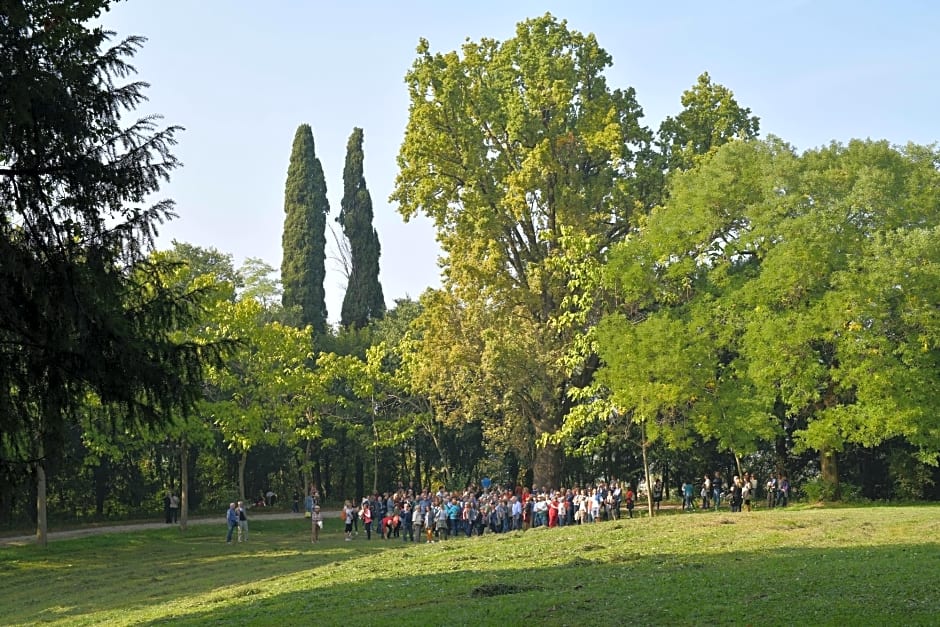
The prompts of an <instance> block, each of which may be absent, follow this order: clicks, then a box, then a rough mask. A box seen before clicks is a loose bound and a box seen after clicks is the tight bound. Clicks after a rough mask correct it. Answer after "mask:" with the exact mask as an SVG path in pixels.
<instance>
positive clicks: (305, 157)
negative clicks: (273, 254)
mask: <svg viewBox="0 0 940 627" xmlns="http://www.w3.org/2000/svg"><path fill="white" fill-rule="evenodd" d="M329 212H330V203H329V201H328V200H327V198H326V179H325V178H324V177H323V168H322V167H321V166H320V160H319V159H317V155H316V152H315V150H314V145H313V131H312V130H311V128H310V125H309V124H301V125H300V126H298V127H297V132H296V133H295V134H294V145H293V147H292V148H291V155H290V165H289V166H288V168H287V184H286V186H285V189H284V213H285V216H284V234H283V236H282V238H281V245H282V247H283V249H284V251H283V259H282V261H281V283H282V285H283V289H284V291H283V296H282V299H281V300H282V303H283V305H284V307H285V309H286V308H289V307H294V306H298V307H300V319H301V323H302V324H304V325H307V324H309V325H312V326H313V330H314V332H315V333H317V334H323V333H325V332H326V293H325V290H324V288H323V281H324V279H325V278H326V214H328V213H329Z"/></svg>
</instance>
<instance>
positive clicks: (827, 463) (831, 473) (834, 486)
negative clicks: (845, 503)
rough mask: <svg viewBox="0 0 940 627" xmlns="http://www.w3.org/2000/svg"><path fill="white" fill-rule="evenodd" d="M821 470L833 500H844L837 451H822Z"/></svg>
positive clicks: (820, 458) (823, 480)
mask: <svg viewBox="0 0 940 627" xmlns="http://www.w3.org/2000/svg"><path fill="white" fill-rule="evenodd" d="M819 469H820V474H821V475H822V477H821V478H822V482H823V484H824V485H825V486H826V487H827V488H828V490H827V492H829V493H830V494H832V500H834V501H838V500H839V499H840V498H842V490H841V488H840V486H839V466H838V462H837V460H836V452H835V451H833V450H832V449H827V450H824V451H820V453H819Z"/></svg>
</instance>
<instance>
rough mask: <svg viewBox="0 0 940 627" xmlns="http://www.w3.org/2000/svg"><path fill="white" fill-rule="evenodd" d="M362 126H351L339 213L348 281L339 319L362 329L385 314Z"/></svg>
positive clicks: (338, 219)
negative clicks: (347, 242)
mask: <svg viewBox="0 0 940 627" xmlns="http://www.w3.org/2000/svg"><path fill="white" fill-rule="evenodd" d="M362 163H363V153H362V129H361V128H355V129H353V132H352V135H350V136H349V143H348V144H347V145H346V165H345V167H344V168H343V200H342V207H341V209H340V212H339V217H338V218H337V219H336V221H337V222H339V223H340V224H341V225H342V227H343V233H344V234H345V235H346V238H347V239H348V240H349V256H350V258H349V261H350V267H349V283H348V285H347V286H346V295H345V296H344V297H343V309H342V313H341V317H340V323H341V324H342V325H343V326H344V327H348V326H354V327H356V328H357V329H361V328H363V327H364V326H366V325H367V324H368V323H369V321H370V320H375V319H378V318H381V317H382V316H383V315H384V314H385V296H384V294H382V284H381V283H380V282H379V255H380V254H381V247H380V246H379V234H378V233H377V232H376V231H375V229H374V228H373V227H372V197H371V196H370V195H369V190H368V188H367V187H366V179H365V176H364V174H363V169H362V167H363V166H362Z"/></svg>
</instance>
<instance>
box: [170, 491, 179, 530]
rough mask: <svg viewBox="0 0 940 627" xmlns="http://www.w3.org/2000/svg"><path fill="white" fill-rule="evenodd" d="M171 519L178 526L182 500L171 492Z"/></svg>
mask: <svg viewBox="0 0 940 627" xmlns="http://www.w3.org/2000/svg"><path fill="white" fill-rule="evenodd" d="M170 518H171V519H172V521H173V523H174V524H176V523H177V522H178V521H179V519H180V498H179V497H178V496H176V494H175V493H173V492H170Z"/></svg>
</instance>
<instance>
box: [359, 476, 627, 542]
mask: <svg viewBox="0 0 940 627" xmlns="http://www.w3.org/2000/svg"><path fill="white" fill-rule="evenodd" d="M635 503H636V496H635V493H634V491H633V490H632V489H631V488H630V487H629V486H627V487H622V486H621V485H619V484H618V483H616V482H612V483H611V484H610V485H607V484H606V483H600V484H598V485H597V486H595V487H592V488H570V489H557V490H549V489H547V488H545V489H542V490H531V491H530V490H528V489H525V488H521V487H520V488H515V489H509V488H499V487H491V488H476V487H475V486H470V487H468V488H466V489H465V490H463V491H454V492H450V491H447V490H445V489H444V488H443V487H440V488H439V489H438V490H437V491H436V492H430V491H428V490H422V491H420V492H416V491H415V490H414V489H405V488H399V489H398V490H396V491H394V492H390V493H389V492H386V493H383V494H379V493H374V494H372V495H371V496H367V497H366V498H364V499H362V501H361V502H360V503H358V504H356V503H353V502H352V501H346V502H345V504H344V505H343V509H342V511H341V513H340V516H341V517H342V519H343V523H344V533H345V538H346V540H347V541H349V540H352V539H353V537H354V536H355V535H358V534H359V530H360V527H361V529H362V533H363V535H364V536H365V539H366V540H371V539H372V537H373V535H375V536H376V537H377V538H381V539H385V540H389V539H401V540H402V541H403V542H435V541H442V540H447V539H448V538H454V537H458V536H463V537H470V536H478V535H483V534H484V533H508V532H510V531H519V530H526V529H530V528H534V527H549V528H551V527H561V526H565V525H580V524H590V523H594V522H599V521H602V520H613V519H617V518H620V517H621V516H627V517H630V518H632V517H633V510H634V507H635ZM624 510H625V513H624Z"/></svg>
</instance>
